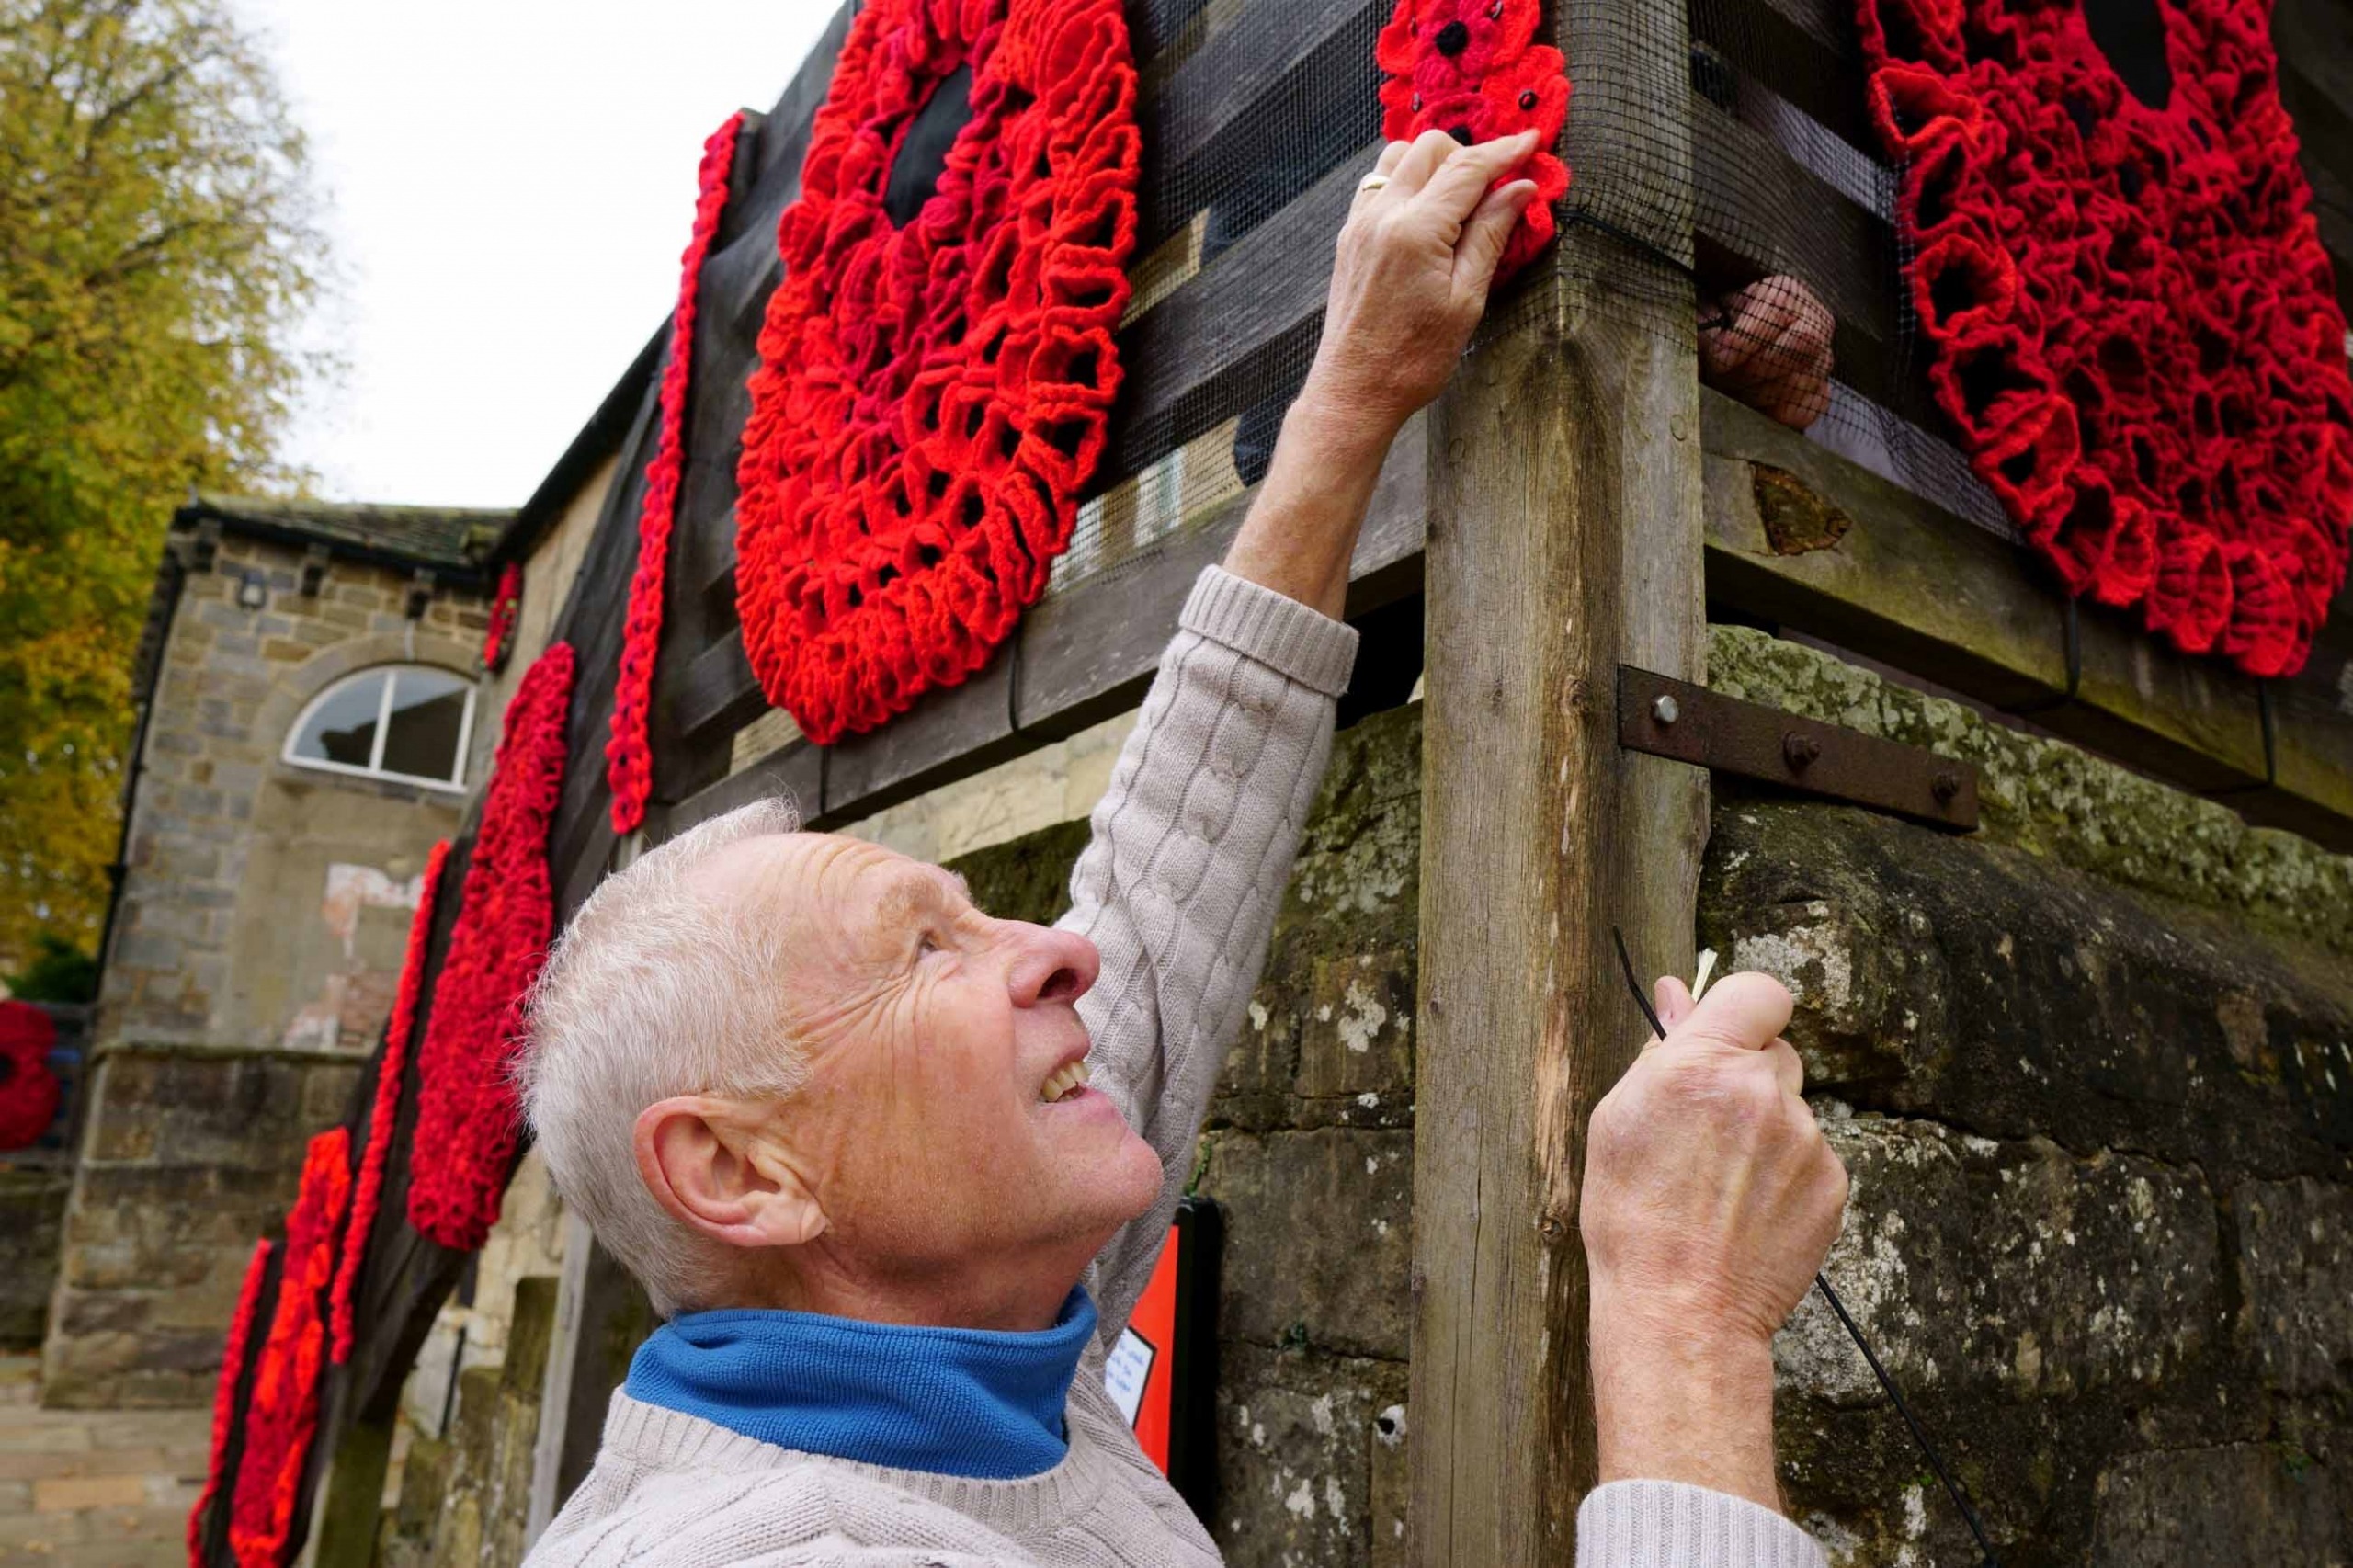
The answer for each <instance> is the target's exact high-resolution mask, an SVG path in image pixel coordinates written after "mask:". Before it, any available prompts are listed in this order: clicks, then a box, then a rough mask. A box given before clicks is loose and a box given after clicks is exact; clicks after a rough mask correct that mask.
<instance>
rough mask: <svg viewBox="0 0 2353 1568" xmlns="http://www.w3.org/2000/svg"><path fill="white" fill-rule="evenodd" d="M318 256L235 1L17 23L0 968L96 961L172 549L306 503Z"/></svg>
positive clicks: (298, 172) (3, 447) (6, 6)
mask: <svg viewBox="0 0 2353 1568" xmlns="http://www.w3.org/2000/svg"><path fill="white" fill-rule="evenodd" d="M320 255H321V248H320V243H319V238H318V235H317V234H316V233H315V232H314V230H313V214H312V205H311V199H310V194H309V189H308V187H307V184H306V181H305V175H304V165H303V146H302V139H301V135H300V133H299V132H297V131H294V130H293V129H292V128H291V127H290V124H289V121H288V117H287V113H286V109H285V106H284V104H283V102H282V101H281V99H280V97H279V94H278V87H277V85H276V83H275V82H274V81H273V79H272V78H271V75H270V73H269V71H268V69H267V66H266V64H265V63H264V62H263V60H262V59H261V57H260V55H259V53H258V51H256V47H255V45H254V43H253V41H252V40H250V39H248V38H247V37H245V36H244V34H242V33H240V32H239V31H238V30H237V28H235V27H234V26H233V24H232V23H231V21H230V19H229V17H228V4H227V0H0V960H6V959H7V958H9V957H10V956H12V955H14V956H19V957H20V956H22V955H23V954H25V953H26V952H27V951H28V949H30V947H31V944H32V939H33V935H34V933H35V932H37V931H40V930H44V929H48V930H54V931H57V932H61V933H63V935H64V936H65V937H67V938H68V939H69V940H70V941H71V942H73V943H74V944H78V945H95V942H96V939H97V929H98V925H99V922H100V920H101V919H102V917H103V913H104V908H105V898H106V880H105V867H106V865H107V862H108V860H109V859H111V858H112V857H113V854H114V849H115V841H116V835H117V834H118V832H119V824H118V823H117V821H116V811H117V800H118V797H119V792H120V789H121V767H122V757H123V753H124V750H125V748H126V746H127V745H128V744H129V741H130V736H131V718H132V716H131V664H132V660H133V656H134V653H135V652H136V649H137V644H138V640H139V633H140V628H141V625H142V621H143V619H144V616H145V612H146V609H147V605H148V600H149V597H150V593H151V591H152V588H153V583H154V579H155V568H156V563H157V559H158V552H159V549H160V545H161V541H162V539H163V535H164V530H165V528H166V527H167V525H168V524H169V522H170V517H171V513H172V509H173V507H174V506H176V505H177V504H178V503H179V502H180V501H181V500H183V499H184V498H185V497H186V495H187V494H188V491H189V490H190V489H191V488H192V487H195V486H202V487H205V488H207V489H224V490H244V491H254V490H267V489H272V488H278V487H282V486H283V485H285V484H286V483H289V482H290V475H288V474H287V473H286V472H284V471H282V470H280V469H279V468H278V467H277V466H276V465H275V463H274V461H273V442H274V440H275V437H276V436H277V433H278V430H279V429H280V427H281V426H283V424H284V421H285V416H286V413H287V409H288V404H289V402H290V399H291V398H292V396H293V395H294V394H295V392H297V391H298V390H299V389H300V387H301V384H302V382H303V381H304V380H305V377H306V374H307V373H308V371H309V370H310V369H312V368H313V366H312V364H311V362H310V361H309V360H307V359H306V358H304V357H303V356H302V355H301V354H300V353H299V352H298V351H297V350H296V349H295V348H294V347H292V336H293V332H294V328H295V326H296V324H297V323H298V320H299V318H300V317H301V313H302V312H303V311H304V310H305V309H306V308H307V306H308V305H309V303H310V301H311V300H312V299H313V295H314V293H315V292H316V289H317V284H318V277H317V271H316V268H317V267H318V266H319V262H318V257H319V256H320Z"/></svg>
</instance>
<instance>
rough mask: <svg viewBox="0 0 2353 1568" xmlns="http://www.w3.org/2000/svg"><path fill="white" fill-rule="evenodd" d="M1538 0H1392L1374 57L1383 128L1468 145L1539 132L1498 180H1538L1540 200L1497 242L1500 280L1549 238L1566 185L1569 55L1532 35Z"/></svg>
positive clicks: (1400, 138) (1393, 135)
mask: <svg viewBox="0 0 2353 1568" xmlns="http://www.w3.org/2000/svg"><path fill="white" fill-rule="evenodd" d="M1541 19H1542V7H1541V6H1540V5H1539V4H1538V0H1397V12H1396V14H1395V15H1394V16H1392V17H1390V18H1389V25H1388V26H1387V27H1385V28H1381V39H1380V42H1379V43H1378V44H1377V45H1376V46H1375V50H1374V55H1373V58H1374V59H1375V61H1376V62H1378V63H1379V64H1380V66H1381V70H1383V71H1384V72H1386V73H1388V76H1389V79H1388V80H1387V81H1386V82H1384V83H1382V84H1381V110H1382V115H1381V134H1382V135H1383V136H1385V137H1387V138H1388V139H1389V140H1390V141H1392V142H1410V141H1412V140H1413V139H1414V138H1415V137H1416V136H1419V135H1420V134H1421V133H1422V132H1423V131H1433V130H1435V131H1448V132H1450V133H1451V134H1452V135H1453V137H1454V139H1455V140H1456V141H1458V142H1463V143H1465V144H1466V145H1468V144H1470V143H1472V142H1493V141H1495V140H1496V139H1497V138H1499V137H1504V136H1517V135H1518V134H1519V133H1520V132H1521V131H1528V130H1531V129H1532V130H1534V131H1536V132H1537V140H1538V143H1539V145H1538V150H1537V152H1536V153H1535V154H1534V155H1533V156H1531V157H1530V158H1529V160H1528V162H1527V164H1526V165H1523V166H1522V167H1520V168H1519V169H1518V170H1516V171H1515V172H1514V173H1512V174H1511V175H1509V176H1506V178H1505V180H1503V181H1499V182H1498V183H1499V184H1504V183H1508V182H1509V181H1510V180H1514V179H1531V180H1534V181H1535V182H1536V196H1537V199H1536V200H1535V201H1534V202H1532V203H1530V204H1529V209H1528V211H1527V213H1526V215H1525V216H1523V217H1522V218H1521V219H1520V221H1519V227H1518V229H1516V230H1514V231H1513V232H1512V236H1511V243H1510V244H1508V245H1506V247H1505V248H1504V258H1503V262H1502V264H1501V265H1500V266H1499V267H1498V268H1497V269H1496V276H1497V277H1498V278H1508V277H1510V276H1511V275H1512V274H1513V273H1515V272H1518V270H1519V269H1520V268H1521V267H1525V266H1527V265H1528V264H1529V261H1531V260H1533V259H1534V258H1535V256H1536V253H1537V252H1538V251H1540V250H1542V249H1543V248H1544V247H1545V245H1547V244H1550V243H1551V242H1552V229H1553V218H1552V207H1553V204H1554V203H1555V202H1557V201H1559V200H1560V199H1562V198H1563V197H1564V196H1566V195H1568V193H1569V166H1568V165H1566V164H1564V163H1563V162H1562V161H1561V159H1560V156H1559V154H1558V153H1556V152H1554V150H1553V149H1554V148H1556V147H1557V146H1558V145H1559V144H1560V141H1561V128H1562V127H1563V125H1565V124H1566V123H1567V122H1568V118H1569V93H1570V85H1569V78H1568V75H1567V62H1565V61H1564V60H1563V58H1562V56H1561V51H1559V50H1557V49H1554V48H1552V46H1551V45H1550V44H1540V43H1538V42H1537V41H1536V28H1537V24H1538V22H1539V21H1540V20H1541Z"/></svg>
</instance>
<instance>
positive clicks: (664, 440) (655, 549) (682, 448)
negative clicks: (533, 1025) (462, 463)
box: [605, 114, 744, 833]
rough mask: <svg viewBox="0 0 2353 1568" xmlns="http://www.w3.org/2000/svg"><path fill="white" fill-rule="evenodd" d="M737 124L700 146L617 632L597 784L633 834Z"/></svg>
mask: <svg viewBox="0 0 2353 1568" xmlns="http://www.w3.org/2000/svg"><path fill="white" fill-rule="evenodd" d="M743 125H744V117H743V116H742V115H740V114H733V115H730V116H728V117H727V123H726V124H724V125H722V126H721V127H720V128H719V129H718V130H716V131H712V132H711V133H710V140H709V141H707V142H704V143H703V146H702V166H701V170H700V173H699V176H698V178H699V183H698V187H697V194H696V196H695V227H694V233H693V235H692V237H691V238H689V239H688V241H687V250H686V255H685V256H682V257H680V258H679V269H680V277H679V278H678V303H677V307H676V309H675V310H673V311H672V312H670V358H669V359H668V361H667V362H666V363H665V364H664V366H663V367H662V429H661V434H660V436H659V437H657V438H656V441H655V444H654V459H653V460H652V461H651V462H649V463H647V464H646V465H645V500H644V503H643V505H642V506H640V507H639V509H638V514H637V573H636V574H635V575H634V576H632V577H631V579H630V584H629V616H628V619H627V621H626V622H625V624H624V626H623V629H622V633H621V665H620V676H619V678H618V680H617V681H616V683H615V686H614V689H613V737H612V739H611V740H609V741H608V742H606V743H605V777H606V779H607V781H608V783H609V785H610V787H611V790H612V796H613V831H614V832H615V833H633V832H635V831H636V830H637V826H638V824H640V823H642V822H643V821H644V820H645V801H646V798H647V797H648V796H649V795H651V794H652V793H653V792H654V751H653V747H652V745H651V744H649V743H648V741H647V739H646V725H647V722H648V719H649V717H650V714H651V708H652V704H653V701H654V656H655V655H656V654H658V653H660V652H661V651H662V593H663V587H664V585H665V583H666V582H667V581H668V577H669V571H670V528H671V524H672V523H673V522H674V521H675V520H676V517H677V510H678V479H679V475H680V473H681V472H683V471H684V469H685V466H686V431H687V376H688V369H689V367H690V366H691V365H692V363H693V360H694V352H695V297H696V293H697V290H696V287H695V286H696V284H698V283H699V282H700V281H701V279H702V261H703V257H704V256H707V255H709V254H710V242H711V239H712V238H713V236H715V235H716V234H717V233H719V215H720V213H721V212H722V211H723V210H725V208H726V206H727V181H728V178H729V176H730V174H731V173H732V171H733V169H734V167H735V137H736V133H737V132H738V131H741V130H742V129H743Z"/></svg>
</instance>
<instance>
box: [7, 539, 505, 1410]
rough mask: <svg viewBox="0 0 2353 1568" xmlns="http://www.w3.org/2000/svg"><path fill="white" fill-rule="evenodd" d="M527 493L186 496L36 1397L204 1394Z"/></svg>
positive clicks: (372, 1014) (400, 874)
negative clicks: (459, 503)
mask: <svg viewBox="0 0 2353 1568" xmlns="http://www.w3.org/2000/svg"><path fill="white" fill-rule="evenodd" d="M513 519H514V514H512V513H510V512H490V511H449V510H438V509H426V508H414V507H396V506H326V505H319V504H314V503H285V502H265V501H245V500H225V499H224V500H215V499H199V500H196V501H194V502H192V503H191V504H190V505H188V506H185V507H183V508H181V510H180V511H179V512H178V514H177V515H176V517H174V518H173V522H172V528H171V532H170V535H169V538H168V541H167V543H166V546H165V556H164V561H163V562H162V565H161V568H160V570H159V573H158V575H157V580H156V588H155V596H154V602H153V609H152V611H151V615H150V619H149V625H148V629H147V633H146V637H145V640H144V642H143V644H142V653H141V659H140V665H139V668H138V672H137V677H136V685H135V687H134V694H135V697H136V699H137V702H138V705H139V713H140V729H139V732H138V739H137V744H136V747H135V751H134V755H133V758H132V762H131V772H130V779H129V783H128V786H127V790H126V805H127V812H126V823H127V825H126V830H125V833H124V836H123V852H122V857H121V859H122V864H121V867H120V869H119V872H118V879H119V880H118V891H117V893H116V902H115V908H114V912H113V917H112V919H111V921H110V923H109V926H108V940H107V948H106V952H105V955H104V974H103V980H102V984H101V991H100V994H99V998H98V1002H97V1013H96V1020H95V1024H94V1027H93V1028H92V1032H91V1063H90V1077H89V1080H88V1085H87V1092H86V1094H85V1103H84V1106H83V1108H82V1119H83V1128H82V1139H83V1141H82V1144H81V1158H80V1159H79V1161H78V1162H77V1167H76V1172H75V1176H74V1185H73V1190H72V1195H71V1198H70V1199H69V1201H68V1203H67V1207H66V1212H65V1217H64V1221H63V1245H62V1248H60V1249H59V1250H58V1252H57V1253H56V1255H55V1256H56V1262H55V1265H54V1267H57V1269H58V1278H57V1283H56V1287H55V1293H54V1296H53V1299H52V1301H51V1318H50V1328H49V1334H48V1336H47V1341H46V1345H45V1347H44V1358H43V1377H42V1392H43V1397H44V1400H45V1401H46V1402H47V1403H51V1404H196V1403H203V1402H204V1401H206V1400H207V1399H209V1398H210V1381H211V1375H212V1369H213V1368H214V1367H215V1366H216V1365H217V1364H218V1360H219V1355H220V1324H221V1323H222V1320H223V1316H224V1314H225V1313H226V1312H227V1311H228V1308H229V1305H230V1303H232V1302H233V1301H234V1299H235V1295H236V1290H237V1285H238V1281H239V1278H240V1277H241V1274H242V1271H243V1268H244V1258H245V1256H246V1254H247V1251H248V1250H249V1248H250V1247H251V1245H252V1239H253V1237H254V1236H255V1235H256V1234H258V1233H260V1232H261V1231H262V1230H263V1229H264V1228H265V1227H266V1226H267V1225H268V1224H269V1222H270V1221H272V1220H273V1219H274V1218H275V1216H276V1215H277V1214H278V1212H279V1211H280V1210H282V1209H283V1207H284V1205H285V1203H286V1201H287V1199H288V1198H289V1197H290V1194H291V1190H292V1180H293V1176H294V1174H295V1172H296V1169H297V1167H298V1165H299V1164H300V1158H301V1146H302V1141H303V1139H304V1138H305V1137H306V1136H307V1135H308V1134H309V1133H310V1132H311V1131H315V1130H316V1129H318V1128H320V1127H323V1126H324V1125H326V1124H328V1123H329V1122H331V1121H333V1120H335V1119H336V1118H337V1117H338V1116H339V1115H341V1114H342V1111H343V1108H344V1103H345V1101H346V1099H347V1097H348V1096H349V1094H350V1092H351V1088H352V1085H353V1082H354V1080H355V1077H356V1075H357V1074H358V1063H359V1062H360V1061H361V1060H363V1059H364V1056H365V1052H366V1050H367V1048H368V1046H369V1044H370V1043H371V1042H372V1041H373V1040H374V1038H375V1035H376V1034H377V1032H378V1030H379V1029H380V1028H381V1025H382V1023H383V1019H384V1016H385V1014H386V1013H387V1012H388V1011H389V1010H390V1008H391V1006H392V987H393V984H394V982H395V980H396V978H397V975H398V971H399V967H400V961H401V955H402V950H403V947H404V941H405V938H406V936H407V930H408V924H409V917H410V912H411V911H412V910H413V909H414V908H415V903H416V895H417V877H418V873H419V872H420V870H421V869H422V868H423V866H424V863H425V857H426V851H427V850H429V849H430V848H431V846H432V845H433V844H434V842H435V841H436V840H437V839H439V838H443V837H447V836H449V835H450V834H452V833H453V832H455V831H456V830H457V827H458V825H459V822H460V816H461V814H462V812H463V809H464V805H465V801H466V793H467V790H468V789H469V788H470V787H471V785H472V783H473V781H474V780H475V778H476V777H477V776H478V774H479V772H480V771H481V769H482V768H483V766H484V765H485V758H486V755H487V753H486V741H485V737H487V736H488V735H490V734H492V733H494V730H495V724H494V720H495V710H494V708H493V707H492V706H491V699H490V698H489V697H488V696H487V695H486V694H485V692H484V690H483V677H482V647H483V631H484V629H485V628H486V626H487V624H488V614H487V602H486V584H487V579H486V577H485V574H484V572H483V564H484V562H485V561H486V560H487V558H488V556H489V553H490V551H491V550H492V547H493V546H494V544H495V543H496V542H497V540H498V539H499V538H500V536H501V535H502V533H503V532H504V531H505V530H506V528H507V527H508V525H510V524H511V523H512V521H513Z"/></svg>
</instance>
